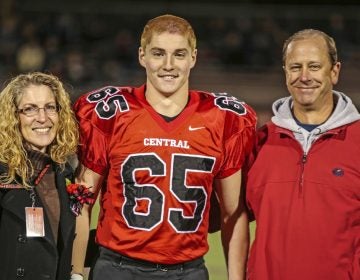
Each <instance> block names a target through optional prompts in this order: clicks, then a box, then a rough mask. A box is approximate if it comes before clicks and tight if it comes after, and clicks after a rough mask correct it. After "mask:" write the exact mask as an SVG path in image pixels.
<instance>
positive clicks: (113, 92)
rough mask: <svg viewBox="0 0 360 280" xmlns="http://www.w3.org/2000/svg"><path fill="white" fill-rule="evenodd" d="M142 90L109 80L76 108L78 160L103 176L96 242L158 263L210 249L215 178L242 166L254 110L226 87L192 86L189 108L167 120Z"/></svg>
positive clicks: (252, 129) (250, 139)
mask: <svg viewBox="0 0 360 280" xmlns="http://www.w3.org/2000/svg"><path fill="white" fill-rule="evenodd" d="M144 91H145V86H142V87H140V88H131V87H112V86H109V87H105V88H102V89H99V90H96V91H93V92H90V93H88V94H86V95H84V96H82V97H80V98H79V100H78V101H77V102H76V104H75V107H74V108H75V112H76V115H77V118H78V120H79V124H80V131H81V145H80V149H79V160H80V162H81V163H82V164H83V165H84V166H86V167H87V168H90V169H91V170H93V171H94V172H96V173H98V174H101V175H102V176H104V177H105V178H106V185H105V184H104V187H103V189H102V195H101V200H100V203H101V211H100V217H99V221H98V228H97V237H96V238H97V242H98V243H99V244H100V245H101V246H104V247H106V248H109V249H111V250H113V251H115V252H118V253H120V254H123V255H126V256H129V257H133V258H137V259H142V260H147V261H152V262H156V263H163V264H174V263H180V262H185V261H189V260H192V259H195V258H198V257H200V256H203V255H204V254H205V253H206V252H207V251H208V244H207V230H208V220H209V207H210V205H209V201H210V196H211V192H212V183H213V180H214V179H215V178H225V177H228V176H230V175H232V174H233V173H235V172H236V171H238V170H239V169H241V166H242V163H243V161H244V157H245V155H246V154H247V153H248V152H249V150H250V149H251V147H252V144H253V138H254V132H255V124H256V117H255V113H254V111H253V110H252V109H251V108H250V107H249V106H248V105H246V104H244V103H243V102H240V101H238V100H237V99H236V98H234V97H231V96H228V95H226V94H211V93H205V92H200V91H190V92H189V96H190V98H189V102H188V104H187V106H186V108H185V109H184V110H183V111H182V112H181V113H180V115H178V116H177V117H176V118H175V119H174V120H173V121H171V122H166V121H165V120H164V119H163V117H162V116H160V115H159V114H158V113H157V112H155V111H154V109H153V108H152V107H151V106H150V105H149V103H148V102H147V101H146V99H145V94H144ZM236 187H237V186H236ZM238 187H240V186H238Z"/></svg>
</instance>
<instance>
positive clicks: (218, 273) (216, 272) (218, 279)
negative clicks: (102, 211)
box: [91, 204, 255, 280]
mask: <svg viewBox="0 0 360 280" xmlns="http://www.w3.org/2000/svg"><path fill="white" fill-rule="evenodd" d="M98 213H99V206H98V204H95V206H94V209H93V213H92V215H93V217H94V218H92V219H91V228H95V227H96V221H97V216H98ZM254 232H255V223H251V224H250V236H251V239H253V237H254ZM208 242H209V246H210V250H209V252H208V253H207V254H206V255H205V261H206V266H207V268H208V270H209V274H210V280H227V277H226V265H225V259H224V254H223V251H222V246H221V240H220V233H219V232H217V233H213V234H209V235H208Z"/></svg>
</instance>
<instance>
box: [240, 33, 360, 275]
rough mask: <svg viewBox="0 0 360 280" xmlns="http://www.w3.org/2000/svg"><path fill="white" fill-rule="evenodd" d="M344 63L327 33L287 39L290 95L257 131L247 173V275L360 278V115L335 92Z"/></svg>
mask: <svg viewBox="0 0 360 280" xmlns="http://www.w3.org/2000/svg"><path fill="white" fill-rule="evenodd" d="M340 66H341V65H340V62H339V61H338V58H337V50H336V46H335V42H334V40H333V39H332V38H331V37H329V36H328V35H326V34H325V33H323V32H321V31H318V30H312V29H307V30H302V31H299V32H297V33H295V34H294V35H292V36H291V37H290V38H289V39H288V40H287V41H286V42H285V44H284V48H283V68H284V71H285V75H286V85H287V88H288V91H289V92H290V96H289V97H285V98H281V99H280V100H277V101H276V102H275V103H274V104H273V112H274V116H273V117H272V119H271V121H270V122H269V123H267V124H266V125H265V126H264V127H262V128H261V129H260V130H259V131H258V134H257V146H256V149H255V151H254V154H253V158H252V159H251V160H250V162H251V164H250V169H249V172H248V174H247V191H246V192H247V203H248V206H249V208H250V209H251V211H252V212H253V214H254V216H255V219H256V222H257V230H256V238H255V242H254V244H253V246H252V248H251V252H250V259H249V262H248V279H251V280H297V279H299V280H300V279H301V280H305V279H306V280H344V279H360V168H359V166H360V156H359V155H360V144H359V143H360V122H359V119H360V115H359V113H358V111H357V109H356V108H355V106H354V105H353V103H352V101H351V100H350V98H349V97H347V96H346V95H345V94H343V93H341V92H338V91H335V90H333V86H334V85H336V83H337V82H338V77H339V72H340Z"/></svg>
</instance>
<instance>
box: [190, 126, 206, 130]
mask: <svg viewBox="0 0 360 280" xmlns="http://www.w3.org/2000/svg"><path fill="white" fill-rule="evenodd" d="M203 128H205V126H198V127H192V126H191V125H189V131H195V130H199V129H203Z"/></svg>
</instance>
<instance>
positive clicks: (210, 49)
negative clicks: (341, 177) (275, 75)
mask: <svg viewBox="0 0 360 280" xmlns="http://www.w3.org/2000/svg"><path fill="white" fill-rule="evenodd" d="M181 16H185V17H186V18H188V19H189V21H190V22H191V23H192V25H193V26H194V28H195V31H196V32H197V35H198V47H199V57H198V67H201V68H202V69H206V67H218V68H219V69H222V68H226V69H234V71H242V70H245V71H261V70H266V69H271V68H273V67H277V68H279V64H280V63H281V48H282V44H283V41H284V39H285V38H286V37H288V35H289V34H291V33H293V32H294V31H296V30H299V29H302V28H309V27H312V28H319V29H322V30H324V31H325V32H327V33H328V34H330V35H332V36H333V37H334V38H335V40H336V42H337V43H338V45H339V46H338V48H339V53H340V58H341V60H342V61H345V62H348V63H349V64H351V63H354V64H355V63H358V62H359V61H360V54H359V45H360V18H358V19H356V18H350V19H347V18H346V16H345V15H343V14H340V13H336V11H334V13H331V14H328V15H326V16H324V15H323V16H322V17H321V18H320V19H319V18H313V19H311V18H310V19H309V18H307V17H305V16H304V17H303V18H301V17H297V18H296V19H291V18H288V17H286V16H281V15H279V16H277V17H273V16H270V15H269V16H262V17H255V16H251V15H249V16H247V17H244V16H242V17H239V18H236V17H224V16H221V15H219V16H217V17H214V16H208V17H207V16H204V15H201V16H194V15H192V16H186V15H181ZM148 18H149V17H147V16H144V15H142V14H141V13H139V15H138V16H136V15H133V14H132V15H131V16H130V15H129V16H126V15H124V14H121V15H119V16H117V15H116V13H113V14H109V15H106V14H101V15H98V14H96V11H94V13H88V12H87V13H72V12H66V13H65V12H61V13H53V12H52V13H48V12H46V11H24V10H19V9H13V10H12V11H11V13H8V14H2V15H1V22H0V61H1V63H0V81H1V83H4V81H5V80H6V79H8V77H11V76H13V75H15V74H17V73H20V72H28V71H33V70H41V71H46V72H50V73H52V74H55V75H58V76H59V77H61V78H62V79H63V80H65V81H66V83H68V84H71V85H72V86H73V87H74V88H78V89H79V90H81V89H86V88H91V87H93V86H94V85H95V84H96V83H97V82H98V81H101V84H104V83H107V82H108V83H116V84H124V83H126V84H130V83H131V82H132V81H134V76H136V75H135V74H134V73H137V72H139V70H140V71H141V68H140V67H139V65H138V62H137V50H138V45H139V37H140V32H141V27H142V26H143V25H144V23H145V22H146V21H147V19H148Z"/></svg>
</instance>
